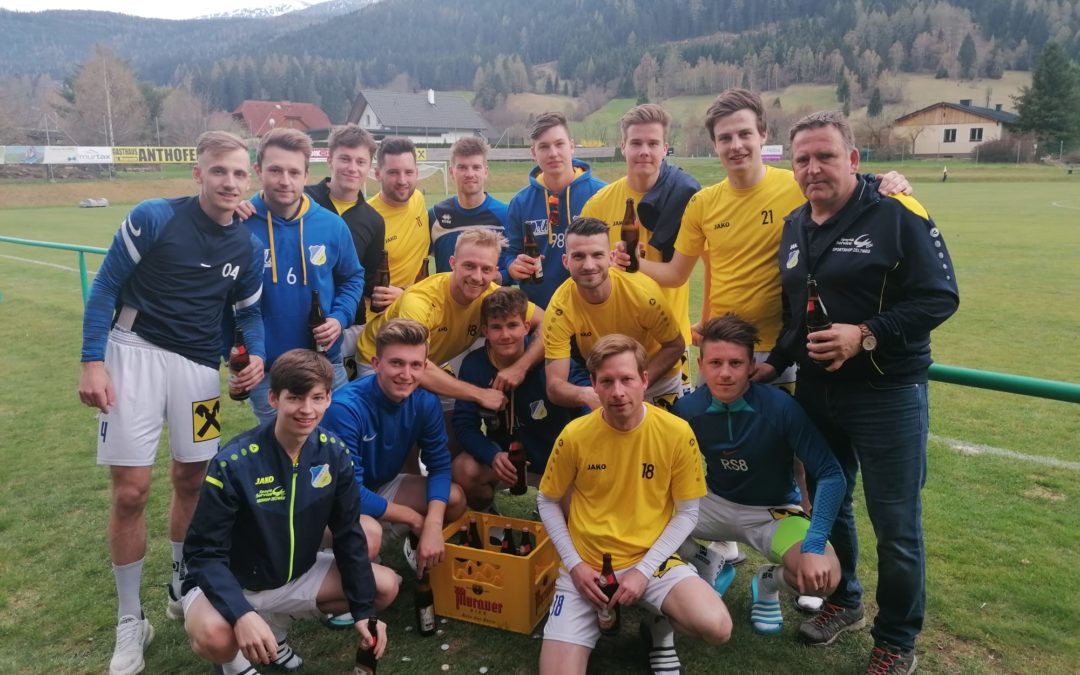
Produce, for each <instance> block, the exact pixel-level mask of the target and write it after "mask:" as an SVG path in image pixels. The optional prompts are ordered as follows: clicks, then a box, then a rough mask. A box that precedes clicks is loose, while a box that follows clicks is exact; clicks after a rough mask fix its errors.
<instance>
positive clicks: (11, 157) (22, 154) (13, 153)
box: [4, 145, 45, 164]
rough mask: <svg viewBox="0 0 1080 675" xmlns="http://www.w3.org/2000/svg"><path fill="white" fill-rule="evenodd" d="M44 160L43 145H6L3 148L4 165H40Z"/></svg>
mask: <svg viewBox="0 0 1080 675" xmlns="http://www.w3.org/2000/svg"><path fill="white" fill-rule="evenodd" d="M44 160H45V146H43V145H6V146H4V163H5V164H41V163H43V162H44Z"/></svg>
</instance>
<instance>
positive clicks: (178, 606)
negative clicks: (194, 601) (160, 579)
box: [165, 584, 184, 621]
mask: <svg viewBox="0 0 1080 675" xmlns="http://www.w3.org/2000/svg"><path fill="white" fill-rule="evenodd" d="M165 588H167V589H168V591H169V602H168V604H166V605H165V616H166V618H168V619H170V620H172V621H182V620H183V618H184V603H183V602H181V601H180V594H179V593H177V592H176V589H175V588H173V585H172V584H168V585H166V586H165Z"/></svg>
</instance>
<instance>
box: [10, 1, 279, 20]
mask: <svg viewBox="0 0 1080 675" xmlns="http://www.w3.org/2000/svg"><path fill="white" fill-rule="evenodd" d="M261 4H267V3H260V2H259V1H258V0H184V1H183V2H147V1H146V0H82V1H81V2H79V1H78V0H0V7H2V8H3V9H15V10H19V11H22V12H29V11H33V10H45V9H96V10H100V11H103V12H120V13H122V14H134V15H136V16H151V17H158V18H161V19H190V18H192V17H196V16H206V15H207V14H220V13H221V12H227V11H230V10H233V9H240V8H242V7H258V6H259V5H261ZM270 4H278V3H277V2H273V0H271V2H270Z"/></svg>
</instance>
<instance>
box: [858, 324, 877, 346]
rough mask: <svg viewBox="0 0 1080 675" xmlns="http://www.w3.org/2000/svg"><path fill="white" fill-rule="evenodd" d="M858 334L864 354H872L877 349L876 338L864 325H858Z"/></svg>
mask: <svg viewBox="0 0 1080 675" xmlns="http://www.w3.org/2000/svg"><path fill="white" fill-rule="evenodd" d="M859 332H860V333H862V342H861V343H860V344H861V345H862V348H863V351H864V352H872V351H874V350H875V349H877V338H876V337H874V334H873V333H871V332H870V328H869V327H868V326H867V325H866V324H865V323H860V324H859Z"/></svg>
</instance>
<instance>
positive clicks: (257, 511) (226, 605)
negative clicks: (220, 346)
mask: <svg viewBox="0 0 1080 675" xmlns="http://www.w3.org/2000/svg"><path fill="white" fill-rule="evenodd" d="M359 518H360V511H359V509H358V508H357V498H356V484H355V483H354V481H353V469H352V462H351V461H350V459H349V453H348V451H347V450H346V449H345V446H344V444H342V442H341V441H340V439H337V438H335V437H334V436H333V435H332V434H331V433H330V432H328V431H325V430H324V429H322V428H319V429H316V431H315V432H314V433H312V434H311V436H309V437H308V439H307V441H305V442H304V446H303V447H302V448H301V449H300V455H299V456H298V457H297V463H296V464H293V463H292V460H291V459H289V456H288V455H287V454H286V453H285V450H284V449H282V447H281V445H280V444H279V443H278V441H277V438H275V436H274V422H269V423H267V424H264V425H262V426H260V427H256V428H254V429H251V430H249V431H246V432H244V433H242V434H240V435H239V436H237V437H236V438H234V439H232V440H231V441H229V443H228V444H226V445H225V447H224V448H223V449H222V450H221V451H220V452H218V454H217V456H216V457H214V459H213V460H212V461H211V462H210V466H209V467H208V468H207V471H206V478H205V481H204V482H203V486H202V491H201V493H200V495H199V505H198V506H197V507H196V509H195V516H194V517H193V518H192V519H191V526H190V527H189V528H188V533H187V538H186V539H185V540H184V560H185V561H186V563H187V569H188V574H187V577H186V579H185V581H184V587H183V592H184V593H187V592H188V591H190V590H191V589H192V588H194V587H195V586H198V587H199V588H200V589H202V591H203V593H205V594H206V598H207V599H208V600H209V601H210V604H211V605H213V606H214V609H216V610H217V611H218V612H219V613H220V614H221V616H222V617H223V618H224V619H225V620H226V621H228V622H229V624H230V625H235V624H236V621H237V619H239V618H240V617H242V616H243V615H244V614H247V613H248V612H250V611H253V608H252V606H251V603H249V602H248V600H247V598H245V597H244V590H245V589H246V590H249V591H264V590H268V589H272V588H280V587H281V586H284V585H285V584H287V583H289V582H290V581H293V580H294V579H297V578H299V577H300V576H302V575H303V574H304V573H305V572H307V571H308V570H309V569H311V566H312V565H313V564H315V555H316V554H317V553H318V552H319V549H320V548H321V546H322V537H323V532H324V531H325V530H326V528H327V527H329V528H330V533H331V534H332V535H333V538H334V557H335V558H336V559H337V561H338V570H339V571H340V572H341V585H342V588H343V589H344V590H345V597H346V598H347V599H348V601H349V609H350V611H351V612H352V615H353V617H355V618H356V619H357V620H359V619H362V618H366V617H368V616H371V615H372V614H373V613H374V611H375V604H374V602H375V577H374V575H373V574H372V572H371V563H370V561H369V560H368V554H367V539H366V538H365V537H364V531H363V529H361V527H360V524H359Z"/></svg>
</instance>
